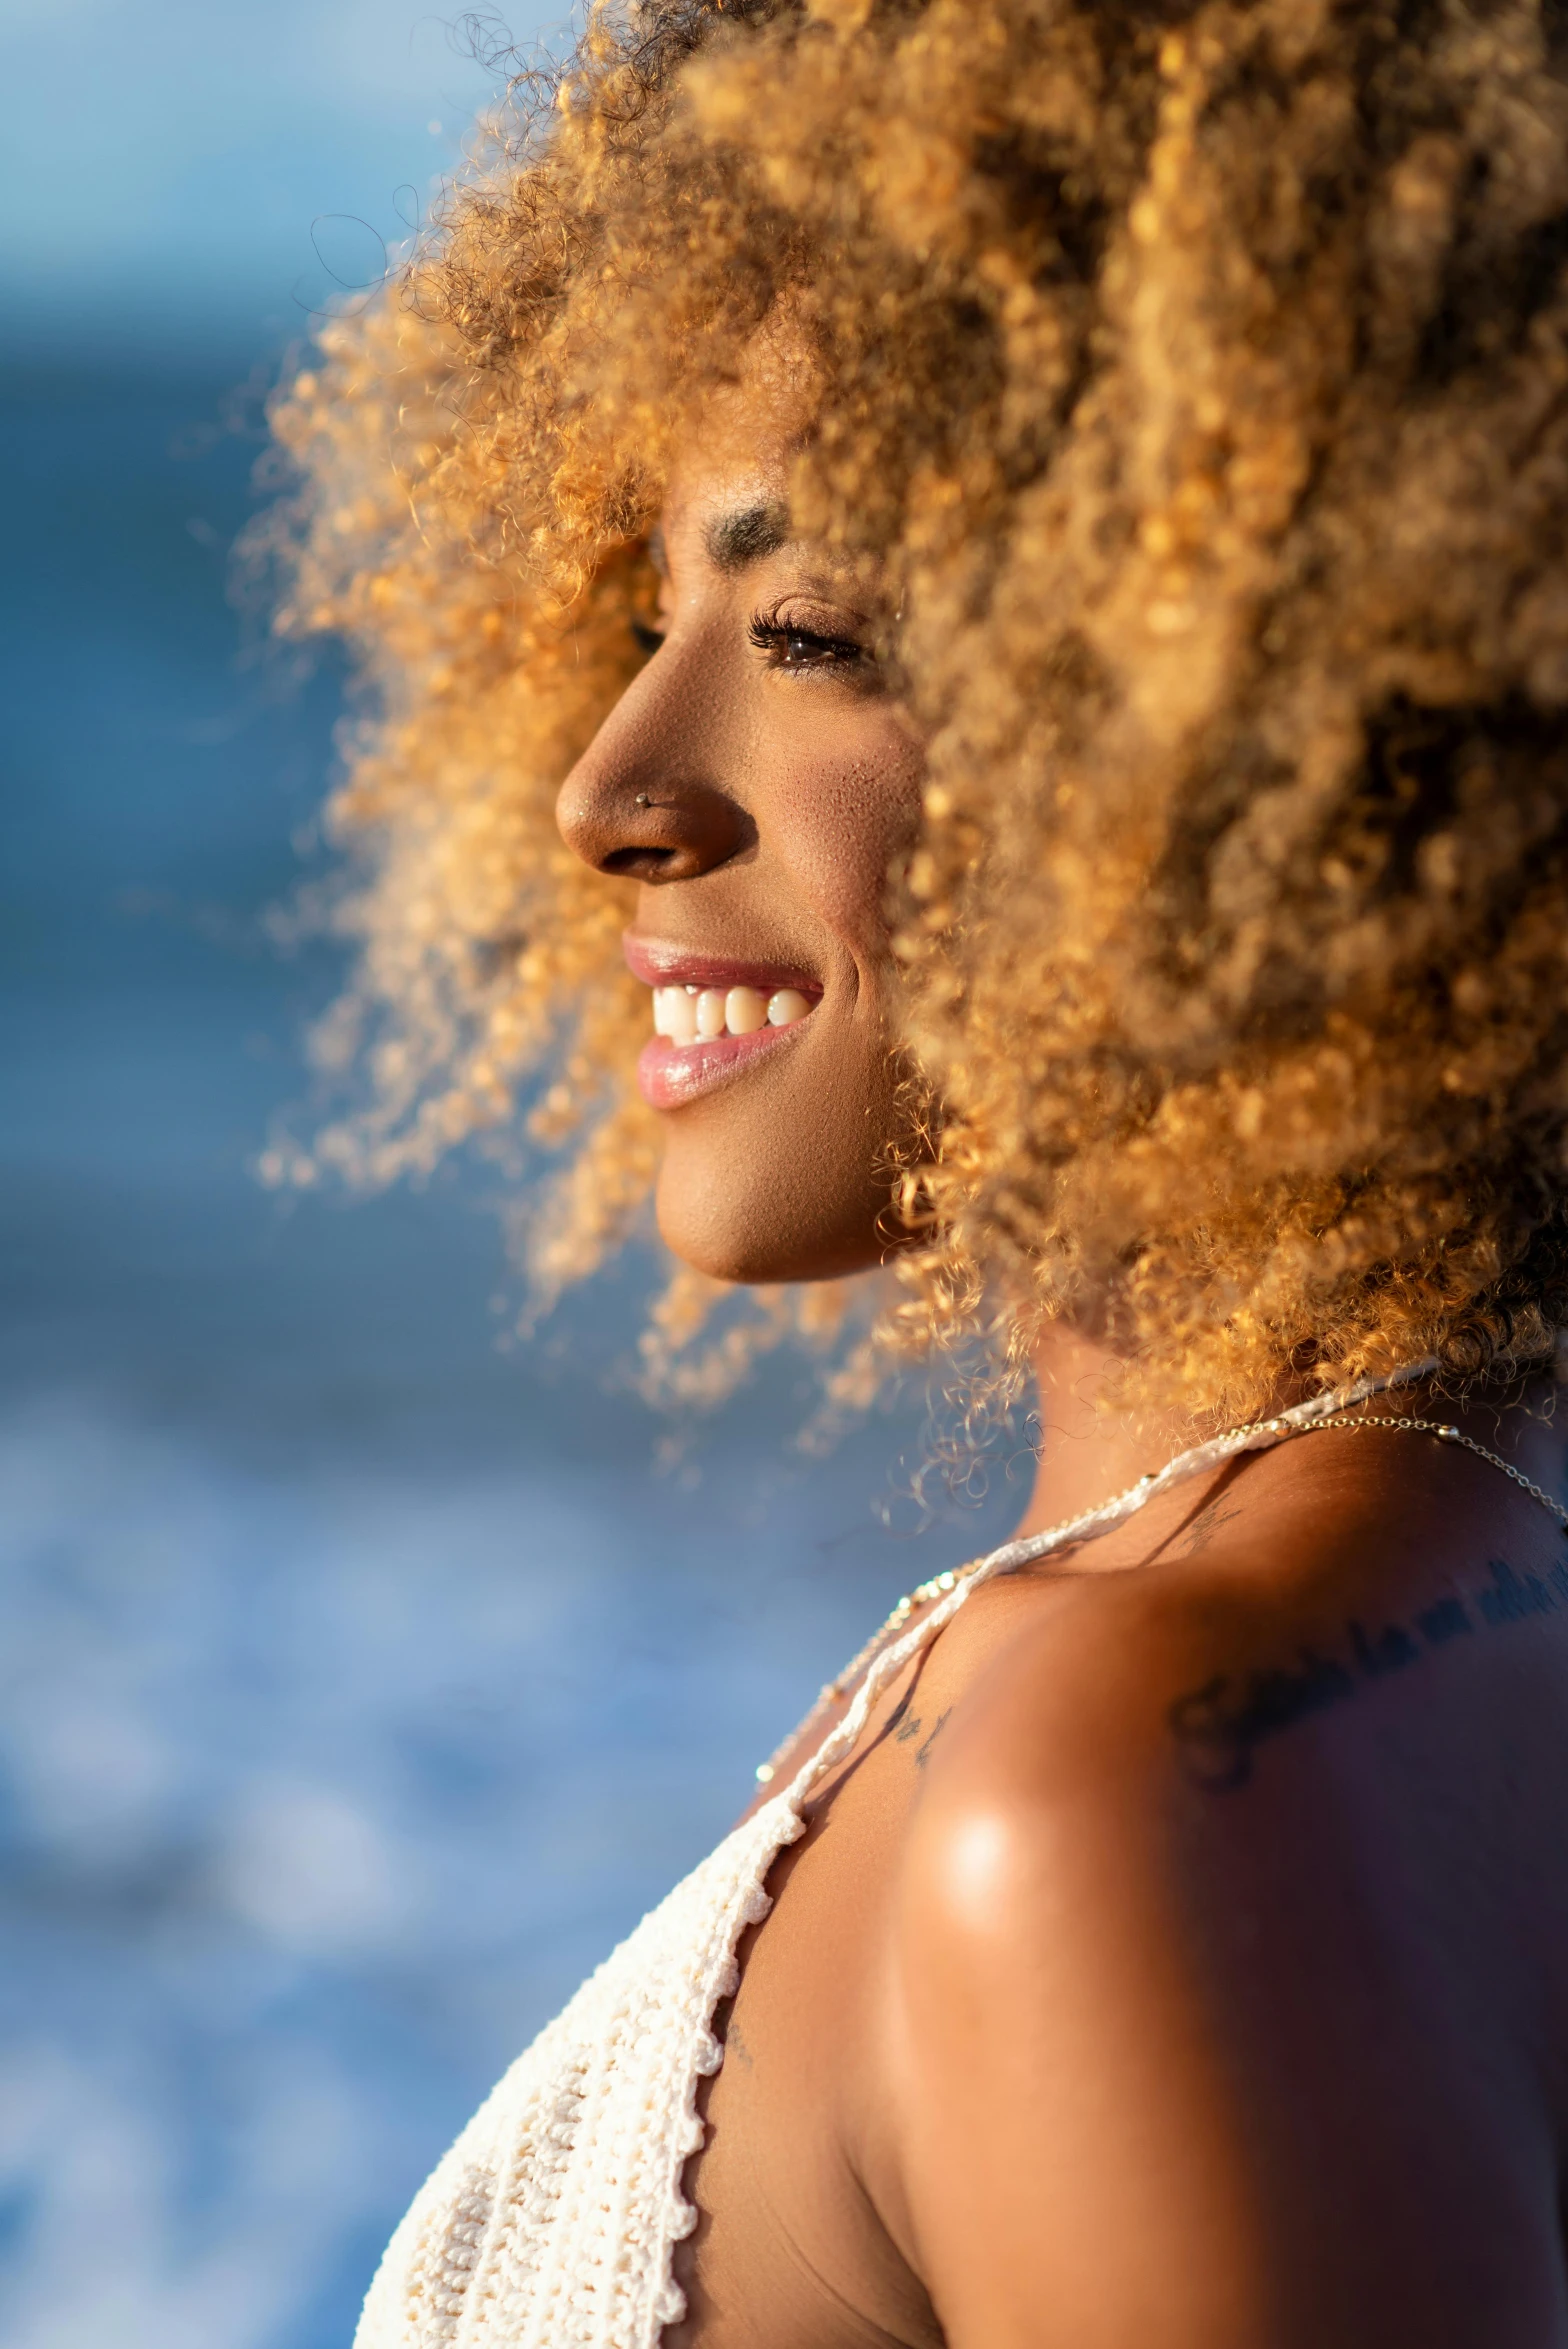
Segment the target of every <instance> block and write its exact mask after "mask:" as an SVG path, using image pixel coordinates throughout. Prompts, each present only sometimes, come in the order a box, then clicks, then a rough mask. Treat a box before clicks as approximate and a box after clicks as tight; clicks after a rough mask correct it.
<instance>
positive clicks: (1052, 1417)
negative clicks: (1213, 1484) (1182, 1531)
mask: <svg viewBox="0 0 1568 2349" xmlns="http://www.w3.org/2000/svg"><path fill="white" fill-rule="evenodd" d="M1116 1368H1117V1362H1116V1357H1115V1356H1114V1355H1113V1354H1111V1353H1110V1352H1109V1351H1108V1350H1107V1349H1106V1348H1105V1347H1104V1346H1100V1345H1096V1344H1095V1343H1094V1341H1093V1340H1092V1339H1090V1338H1086V1337H1083V1336H1081V1335H1080V1334H1079V1333H1078V1332H1077V1331H1075V1330H1072V1329H1068V1328H1064V1327H1057V1328H1054V1329H1050V1330H1047V1331H1046V1333H1045V1335H1044V1337H1043V1338H1042V1339H1041V1341H1040V1344H1039V1346H1038V1347H1037V1348H1036V1351H1035V1358H1034V1377H1035V1391H1036V1395H1037V1397H1038V1408H1039V1415H1040V1433H1039V1452H1038V1466H1037V1468H1036V1470H1035V1480H1034V1490H1033V1492H1032V1493H1031V1494H1030V1496H1029V1506H1028V1508H1027V1509H1026V1510H1025V1512H1024V1515H1023V1518H1022V1520H1021V1522H1020V1524H1019V1526H1018V1534H1019V1535H1020V1536H1023V1535H1027V1534H1032V1533H1043V1532H1045V1530H1046V1529H1047V1527H1049V1526H1053V1525H1060V1524H1061V1523H1062V1522H1063V1520H1064V1519H1066V1518H1069V1517H1076V1516H1077V1515H1078V1514H1079V1513H1080V1511H1082V1510H1084V1509H1092V1508H1094V1507H1095V1506H1097V1504H1098V1503H1100V1502H1101V1501H1107V1500H1109V1499H1110V1498H1111V1496H1112V1494H1113V1493H1119V1492H1121V1491H1122V1490H1123V1489H1124V1488H1125V1487H1126V1486H1127V1485H1130V1484H1135V1483H1136V1482H1137V1480H1138V1478H1139V1477H1140V1476H1142V1475H1143V1474H1144V1473H1145V1471H1146V1470H1149V1469H1158V1468H1163V1467H1164V1465H1165V1463H1166V1461H1167V1460H1169V1459H1171V1458H1173V1457H1174V1455H1175V1454H1176V1453H1178V1452H1181V1451H1184V1450H1185V1449H1186V1448H1187V1446H1188V1445H1189V1444H1193V1443H1196V1442H1199V1441H1200V1440H1201V1438H1202V1436H1203V1435H1205V1434H1210V1433H1213V1432H1214V1431H1213V1430H1211V1429H1207V1428H1204V1429H1195V1428H1194V1427H1193V1425H1192V1422H1191V1420H1190V1419H1185V1418H1182V1417H1180V1416H1179V1415H1178V1414H1176V1413H1174V1412H1172V1413H1158V1412H1140V1413H1139V1414H1138V1415H1137V1417H1136V1418H1133V1417H1131V1416H1130V1415H1128V1414H1127V1413H1125V1412H1122V1411H1119V1410H1118V1409H1117V1408H1116V1407H1115V1405H1114V1403H1113V1402H1112V1403H1108V1401H1107V1389H1108V1386H1109V1384H1110V1382H1111V1380H1112V1377H1113V1375H1114V1373H1115V1370H1116Z"/></svg>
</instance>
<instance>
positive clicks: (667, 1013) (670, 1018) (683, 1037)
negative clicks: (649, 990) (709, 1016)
mask: <svg viewBox="0 0 1568 2349" xmlns="http://www.w3.org/2000/svg"><path fill="white" fill-rule="evenodd" d="M653 1032H654V1034H655V1035H656V1036H665V1037H667V1038H668V1039H669V1041H670V1042H671V1043H672V1044H695V1043H696V1041H697V1006H696V1003H695V1001H694V1000H693V998H692V997H691V996H690V995H688V994H687V992H686V990H685V988H684V987H655V989H654V991H653Z"/></svg>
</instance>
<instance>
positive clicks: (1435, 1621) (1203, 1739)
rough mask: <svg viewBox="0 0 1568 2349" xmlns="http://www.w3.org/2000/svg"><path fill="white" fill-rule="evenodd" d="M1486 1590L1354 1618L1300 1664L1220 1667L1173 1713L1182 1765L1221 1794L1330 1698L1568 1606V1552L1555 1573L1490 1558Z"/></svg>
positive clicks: (1303, 1652)
mask: <svg viewBox="0 0 1568 2349" xmlns="http://www.w3.org/2000/svg"><path fill="white" fill-rule="evenodd" d="M1488 1572H1489V1574H1490V1576H1491V1580H1490V1581H1489V1582H1488V1584H1487V1585H1486V1587H1485V1588H1484V1589H1482V1590H1478V1591H1473V1592H1470V1593H1468V1594H1464V1595H1456V1596H1453V1597H1450V1598H1444V1599H1439V1600H1437V1601H1436V1602H1435V1604H1434V1605H1432V1606H1430V1607H1423V1608H1422V1609H1421V1611H1420V1612H1419V1613H1418V1614H1417V1615H1416V1616H1415V1618H1414V1620H1413V1622H1411V1623H1408V1624H1406V1623H1385V1624H1383V1625H1381V1626H1379V1627H1377V1628H1375V1629H1374V1628H1372V1627H1370V1626H1368V1625H1367V1624H1365V1623H1362V1622H1359V1621H1351V1622H1349V1623H1347V1624H1346V1625H1345V1628H1344V1632H1343V1635H1342V1638H1341V1641H1340V1643H1339V1644H1338V1646H1337V1647H1336V1648H1334V1649H1332V1650H1330V1651H1329V1652H1327V1653H1325V1652H1321V1651H1320V1650H1318V1649H1317V1648H1310V1647H1304V1648H1300V1649H1298V1650H1297V1653H1296V1658H1295V1661H1294V1663H1291V1664H1287V1665H1276V1666H1273V1667H1272V1668H1270V1669H1268V1670H1266V1671H1260V1672H1244V1673H1234V1674H1233V1673H1227V1672H1217V1673H1216V1674H1215V1675H1214V1677H1213V1678H1212V1679H1211V1680H1206V1681H1204V1683H1203V1685H1202V1686H1201V1687H1200V1688H1192V1689H1188V1690H1186V1691H1185V1692H1184V1694H1182V1695H1181V1696H1179V1697H1177V1698H1176V1699H1175V1701H1174V1702H1173V1703H1172V1704H1171V1705H1170V1707H1169V1708H1168V1710H1167V1713H1166V1719H1167V1721H1168V1722H1169V1724H1170V1731H1171V1735H1172V1737H1173V1738H1174V1739H1175V1741H1176V1749H1177V1752H1178V1754H1179V1756H1180V1760H1181V1766H1182V1770H1183V1772H1184V1773H1185V1775H1186V1776H1187V1777H1188V1778H1190V1779H1191V1780H1192V1781H1193V1783H1194V1784H1195V1785H1198V1786H1203V1787H1208V1788H1210V1789H1212V1790H1214V1791H1216V1792H1219V1793H1229V1792H1231V1791H1232V1790H1233V1789H1234V1788H1236V1787H1238V1786H1245V1785H1246V1784H1247V1783H1248V1781H1249V1780H1250V1779H1251V1777H1252V1773H1253V1766H1254V1763H1255V1761H1256V1758H1257V1751H1258V1748H1259V1746H1261V1745H1265V1744H1266V1743H1267V1742H1268V1740H1269V1739H1270V1738H1271V1737H1281V1736H1283V1735H1284V1733H1285V1732H1286V1731H1287V1730H1289V1729H1293V1728H1295V1726H1296V1724H1297V1723H1298V1722H1300V1721H1305V1720H1307V1719H1309V1718H1310V1717H1311V1716H1312V1715H1313V1714H1314V1713H1322V1712H1326V1711H1327V1710H1328V1709H1329V1708H1330V1707H1331V1706H1334V1705H1345V1704H1350V1703H1351V1702H1353V1701H1354V1699H1355V1698H1356V1697H1358V1696H1361V1695H1362V1694H1364V1692H1365V1691H1366V1690H1367V1689H1368V1688H1369V1687H1371V1686H1373V1685H1374V1684H1375V1683H1376V1682H1377V1681H1379V1680H1383V1679H1386V1678H1387V1677H1388V1675H1389V1674H1390V1673H1393V1672H1408V1671H1410V1670H1412V1669H1413V1668H1415V1667H1417V1666H1419V1665H1421V1664H1423V1663H1425V1662H1426V1661H1428V1660H1429V1658H1430V1657H1431V1656H1433V1655H1434V1654H1435V1653H1436V1652H1437V1651H1438V1650H1439V1649H1441V1648H1446V1647H1448V1646H1449V1645H1450V1644H1451V1643H1452V1642H1453V1641H1454V1640H1459V1639H1473V1638H1475V1637H1476V1636H1477V1634H1478V1633H1481V1632H1486V1631H1501V1630H1505V1629H1506V1628H1508V1627H1509V1626H1510V1625H1512V1624H1515V1623H1523V1622H1526V1621H1528V1620H1529V1619H1530V1618H1531V1617H1532V1616H1539V1615H1554V1614H1556V1613H1557V1612H1558V1611H1559V1610H1560V1609H1568V1560H1564V1559H1559V1560H1558V1562H1557V1564H1556V1565H1555V1566H1554V1567H1553V1568H1552V1569H1551V1571H1550V1573H1549V1574H1547V1575H1545V1576H1544V1577H1543V1576H1541V1575H1539V1574H1523V1575H1521V1574H1518V1573H1516V1572H1515V1570H1514V1568H1513V1567H1512V1566H1510V1565H1509V1564H1508V1562H1507V1560H1506V1559H1503V1558H1493V1559H1491V1560H1490V1561H1489V1563H1488Z"/></svg>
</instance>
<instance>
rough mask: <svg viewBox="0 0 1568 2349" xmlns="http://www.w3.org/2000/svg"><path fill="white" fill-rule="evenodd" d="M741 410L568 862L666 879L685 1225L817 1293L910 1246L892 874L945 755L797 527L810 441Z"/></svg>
mask: <svg viewBox="0 0 1568 2349" xmlns="http://www.w3.org/2000/svg"><path fill="white" fill-rule="evenodd" d="M780 407H781V403H780V402H779V400H778V399H777V398H776V397H774V398H770V397H769V396H767V394H766V392H765V390H762V389H758V388H755V387H754V388H750V389H748V390H746V391H743V392H737V393H736V394H734V395H733V396H732V397H731V398H730V399H729V400H728V401H727V402H726V403H725V404H724V405H722V406H721V407H720V408H719V409H718V410H717V411H716V413H715V414H714V416H713V418H712V423H711V430H707V431H705V432H704V434H703V436H702V446H701V447H700V448H699V449H697V450H694V451H693V452H692V453H691V454H690V456H689V459H688V461H687V462H686V463H685V464H684V465H683V466H682V467H681V468H680V470H679V472H678V474H677V476H676V477H675V479H674V480H673V482H672V485H671V493H670V496H669V499H668V501H667V504H666V507H665V512H664V517H663V521H662V523H661V526H660V529H659V531H658V533H657V534H656V537H655V540H654V547H653V552H654V556H655V560H656V562H657V564H658V566H659V568H660V571H661V575H662V593H661V600H660V618H659V624H658V634H657V635H656V636H655V635H652V634H650V637H649V651H650V658H649V660H648V663H647V666H646V667H645V668H644V669H643V670H642V671H641V673H640V674H639V676H638V677H637V678H636V680H635V681H634V683H633V684H632V685H631V686H630V687H629V688H628V690H627V691H626V693H625V694H624V695H623V696H622V698H621V700H620V701H619V702H618V703H617V705H616V707H615V708H614V709H613V710H612V711H611V713H610V715H609V717H608V718H607V719H606V720H605V722H604V724H603V726H602V727H601V728H600V730H599V733H598V734H597V736H596V737H595V739H594V741H593V742H592V744H591V745H590V747H589V749H588V750H587V752H586V753H585V754H584V756H583V757H582V758H581V759H580V760H579V762H578V764H577V766H576V767H575V768H574V769H573V771H572V773H571V774H570V776H569V777H568V778H567V781H566V783H565V785H564V786H563V788H562V791H561V796H560V801H559V806H558V819H559V822H560V826H561V831H562V834H563V836H564V838H565V839H566V841H567V843H568V845H569V846H570V847H571V848H572V849H574V850H575V851H576V853H577V854H578V855H579V856H580V857H582V858H583V859H584V860H585V862H587V863H588V864H590V865H593V866H594V867H595V868H596V869H597V870H599V871H601V872H605V873H616V874H622V875H626V876H630V877H632V878H634V879H635V880H636V881H638V882H639V884H640V889H639V894H638V903H637V910H636V915H635V918H634V920H633V922H632V924H631V927H630V928H629V929H628V930H627V932H626V958H627V961H628V963H629V964H630V966H631V968H632V970H633V972H634V973H635V974H636V976H637V977H638V978H640V979H642V980H643V981H644V982H645V983H646V984H647V986H648V989H649V1031H650V1034H649V1042H648V1045H647V1046H646V1048H645V1050H644V1052H643V1055H642V1058H641V1061H640V1063H639V1068H638V1079H639V1082H640V1084H641V1086H642V1089H643V1092H644V1094H645V1096H646V1097H647V1099H648V1100H649V1101H650V1102H651V1103H652V1104H653V1106H654V1108H655V1109H656V1110H658V1111H659V1113H660V1115H661V1117H662V1120H663V1123H664V1127H665V1134H666V1147H665V1154H664V1162H663V1167H662V1171H661V1174H660V1179H659V1188H658V1215H659V1228H660V1230H661V1232H662V1234H663V1236H664V1239H665V1240H666V1242H667V1243H668V1245H669V1246H670V1247H671V1248H672V1249H673V1250H674V1251H675V1253H676V1254H677V1255H678V1256H681V1257H683V1258H684V1259H685V1260H686V1261H687V1262H688V1263H690V1264H694V1265H696V1266H698V1267H699V1268H700V1269H701V1270H703V1271H705V1272H709V1273H712V1274H715V1275H717V1276H718V1277H720V1278H722V1279H727V1280H740V1281H773V1280H810V1279H818V1278H825V1277H828V1276H831V1275H833V1274H837V1273H845V1272H851V1271H856V1270H858V1269H860V1268H862V1267H864V1266H866V1265H868V1264H873V1263H875V1262H876V1261H877V1260H878V1259H879V1257H880V1256H881V1254H882V1253H883V1252H884V1250H885V1247H886V1245H887V1242H886V1239H885V1237H884V1236H883V1235H882V1234H880V1233H879V1231H878V1228H877V1227H878V1217H879V1215H880V1214H881V1212H882V1210H883V1209H884V1208H885V1206H886V1205H887V1201H888V1195H889V1181H888V1176H887V1173H886V1170H885V1154H886V1150H887V1146H888V1144H889V1142H890V1140H891V1139H892V1138H893V1135H894V1132H895V1125H896V1105H895V1091H896V1072H895V1069H894V1066H893V1064H892V1061H891V1059H890V1054H889V1031H888V1007H889V997H888V983H889V976H890V967H889V961H888V943H887V928H886V922H885V917H884V898H885V894H886V886H887V876H888V870H889V866H890V865H891V863H892V862H893V860H894V858H895V857H896V855H897V854H898V852H899V850H900V849H901V848H902V847H903V846H904V845H905V844H906V843H907V841H908V840H909V838H910V837H911V835H912V833H913V830H914V827H915V824H916V822H917V820H918V815H919V809H920V789H921V771H922V755H921V747H920V744H919V742H918V740H917V738H916V736H915V734H914V732H913V730H912V728H911V726H910V724H909V721H908V720H907V718H906V717H905V716H904V715H903V714H902V713H901V711H900V709H899V708H898V706H897V704H896V702H895V701H894V699H893V696H892V694H891V692H890V691H889V689H888V686H887V684H886V682H885V680H884V678H883V675H882V672H881V670H880V668H879V665H878V661H877V658H876V653H875V649H874V647H875V638H876V634H877V626H876V615H875V614H874V612H872V611H871V610H870V609H868V608H867V607H866V603H865V600H864V598H863V597H857V595H856V593H855V592H854V591H853V590H852V589H850V588H849V587H847V586H846V584H845V581H844V579H843V577H842V576H840V575H837V574H835V572H834V570H833V569H832V568H831V567H830V565H829V564H828V563H827V562H826V561H825V560H824V558H823V557H822V555H821V553H820V552H818V551H815V550H813V549H812V548H811V547H810V546H808V545H805V544H803V543H801V542H799V541H791V540H790V539H789V538H788V537H787V535H786V527H785V493H786V484H787V480H788V465H789V434H788V431H787V430H786V428H785V426H784V424H783V422H782V421H781V420H780Z"/></svg>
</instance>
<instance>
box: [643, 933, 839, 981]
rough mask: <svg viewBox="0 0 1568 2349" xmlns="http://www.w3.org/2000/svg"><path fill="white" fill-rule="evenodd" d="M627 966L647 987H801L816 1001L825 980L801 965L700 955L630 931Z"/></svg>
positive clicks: (664, 939) (733, 956) (673, 944)
mask: <svg viewBox="0 0 1568 2349" xmlns="http://www.w3.org/2000/svg"><path fill="white" fill-rule="evenodd" d="M621 947H622V951H623V952H624V954H625V956H626V967H627V969H628V970H629V971H630V972H631V974H632V976H633V978H634V979H641V980H642V982H643V984H644V986H646V987H755V988H756V989H757V990H758V991H759V993H761V994H763V995H771V994H773V993H774V992H775V991H776V990H777V989H778V988H780V987H797V988H799V990H800V992H801V994H802V995H810V996H811V997H813V998H816V997H817V996H819V995H820V994H821V993H822V981H821V980H820V979H816V978H813V977H812V975H811V973H810V972H809V971H806V970H802V968H801V967H800V965H799V964H798V963H787V962H746V961H743V960H741V959H740V958H739V957H738V956H735V955H728V954H697V953H694V952H693V951H692V949H691V948H690V947H686V946H677V945H676V944H675V943H674V941H673V940H672V939H669V938H639V937H638V936H637V934H636V932H635V931H633V930H627V931H626V932H625V933H624V935H623V937H622V939H621Z"/></svg>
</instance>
